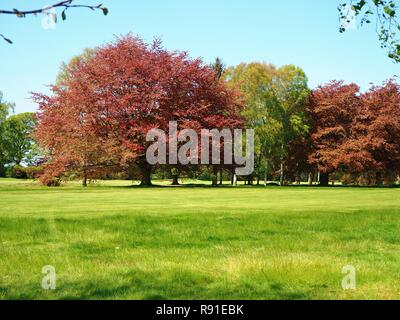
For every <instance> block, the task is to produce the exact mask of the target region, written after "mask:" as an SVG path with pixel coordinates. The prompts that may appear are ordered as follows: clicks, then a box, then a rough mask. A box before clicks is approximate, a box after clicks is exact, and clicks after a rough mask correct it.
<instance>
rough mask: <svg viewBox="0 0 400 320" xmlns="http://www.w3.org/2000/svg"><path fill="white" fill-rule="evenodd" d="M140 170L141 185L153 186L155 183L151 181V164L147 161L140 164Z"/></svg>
mask: <svg viewBox="0 0 400 320" xmlns="http://www.w3.org/2000/svg"><path fill="white" fill-rule="evenodd" d="M139 170H140V179H141V182H140V185H141V186H142V187H150V186H152V185H153V184H152V183H151V170H152V167H151V165H149V164H148V163H147V162H142V163H140V164H139Z"/></svg>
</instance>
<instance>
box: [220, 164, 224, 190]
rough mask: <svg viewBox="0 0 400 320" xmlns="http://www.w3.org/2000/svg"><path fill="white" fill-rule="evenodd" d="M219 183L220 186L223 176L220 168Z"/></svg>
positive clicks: (222, 182)
mask: <svg viewBox="0 0 400 320" xmlns="http://www.w3.org/2000/svg"><path fill="white" fill-rule="evenodd" d="M219 184H220V185H221V186H222V185H223V184H224V177H223V171H222V168H220V169H219Z"/></svg>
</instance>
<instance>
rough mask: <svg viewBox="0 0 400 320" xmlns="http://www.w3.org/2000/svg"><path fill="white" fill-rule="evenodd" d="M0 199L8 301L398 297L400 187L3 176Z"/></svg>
mask: <svg viewBox="0 0 400 320" xmlns="http://www.w3.org/2000/svg"><path fill="white" fill-rule="evenodd" d="M185 182H186V183H189V184H190V183H194V182H195V181H185ZM157 183H158V184H160V185H165V186H166V185H167V184H169V183H170V182H167V181H165V182H157ZM132 186H133V187H132ZM0 201H1V205H0V258H1V259H0V298H2V299H161V298H165V299H336V298H344V299H353V298H354V299H399V298H400V274H399V272H398V270H399V269H398V266H399V265H400V250H399V249H400V232H399V231H400V228H399V226H400V189H368V188H367V189H357V188H349V189H346V188H332V189H320V188H303V187H298V188H290V187H289V188H277V187H268V188H264V187H260V188H257V187H253V188H252V187H239V188H231V187H228V186H226V187H224V188H215V189H212V188H208V187H199V188H185V187H178V188H171V187H161V188H149V189H147V188H145V189H142V188H138V187H136V183H132V182H130V181H107V182H97V183H96V184H94V185H91V186H90V187H89V188H88V189H86V190H85V189H83V188H81V187H80V186H79V182H76V183H69V184H67V185H65V186H63V187H62V188H50V189H49V188H44V187H41V186H38V185H37V184H36V183H35V182H33V181H18V182H17V181H15V180H10V179H0ZM45 265H53V266H54V267H55V268H56V271H57V276H58V279H57V290H55V291H44V290H43V289H42V288H41V285H40V284H41V279H42V277H43V276H44V275H43V274H41V270H42V267H43V266H45ZM345 265H353V266H354V267H356V268H357V290H355V291H344V290H343V289H342V287H341V282H342V278H343V275H342V273H341V272H342V268H343V266H345Z"/></svg>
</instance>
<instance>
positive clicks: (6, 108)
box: [0, 91, 14, 176]
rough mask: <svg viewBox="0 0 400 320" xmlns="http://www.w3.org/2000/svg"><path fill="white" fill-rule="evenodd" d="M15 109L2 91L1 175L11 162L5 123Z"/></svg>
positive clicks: (0, 120)
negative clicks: (5, 98) (8, 155)
mask: <svg viewBox="0 0 400 320" xmlns="http://www.w3.org/2000/svg"><path fill="white" fill-rule="evenodd" d="M13 110H14V105H13V104H12V103H9V102H6V101H3V93H2V92H1V91H0V176H4V173H5V165H6V164H7V163H8V162H9V159H8V157H7V152H6V141H5V123H6V120H7V117H8V115H9V114H10V113H11V112H12V111H13Z"/></svg>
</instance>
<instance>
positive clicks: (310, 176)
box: [308, 172, 314, 186]
mask: <svg viewBox="0 0 400 320" xmlns="http://www.w3.org/2000/svg"><path fill="white" fill-rule="evenodd" d="M313 182H314V177H313V174H312V172H310V173H309V174H308V185H309V186H312V185H313Z"/></svg>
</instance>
